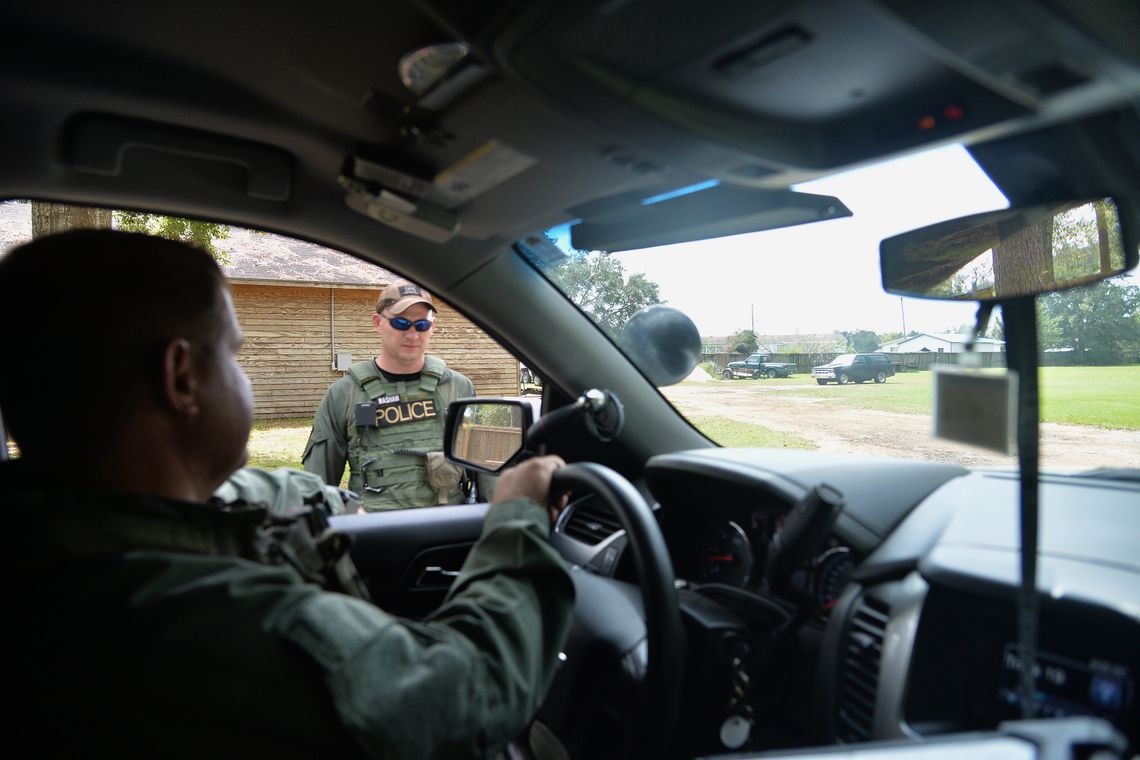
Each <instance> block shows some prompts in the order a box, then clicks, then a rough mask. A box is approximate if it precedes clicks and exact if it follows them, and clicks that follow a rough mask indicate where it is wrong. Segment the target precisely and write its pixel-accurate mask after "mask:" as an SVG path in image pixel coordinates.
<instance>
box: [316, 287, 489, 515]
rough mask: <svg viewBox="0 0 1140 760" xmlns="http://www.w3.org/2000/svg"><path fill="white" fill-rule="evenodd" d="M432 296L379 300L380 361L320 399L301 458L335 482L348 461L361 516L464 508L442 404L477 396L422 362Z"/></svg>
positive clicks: (388, 293) (438, 364) (434, 363)
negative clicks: (447, 451)
mask: <svg viewBox="0 0 1140 760" xmlns="http://www.w3.org/2000/svg"><path fill="white" fill-rule="evenodd" d="M435 324H436V309H435V304H434V303H433V302H432V297H431V294H430V293H428V292H427V291H426V290H424V289H423V288H421V287H420V286H419V285H416V284H415V283H412V282H408V281H407V280H397V281H396V282H393V283H392V284H390V285H388V286H387V287H386V288H384V290H383V291H381V293H380V298H379V299H378V300H377V302H376V311H375V313H374V314H373V315H372V326H373V327H374V328H375V330H376V333H377V334H378V335H379V336H380V354H379V355H378V356H376V358H375V359H369V360H368V361H363V362H357V363H355V364H353V365H352V368H351V369H350V370H349V371H348V374H347V375H345V376H344V377H342V378H341V379H340V380H337V381H336V382H335V383H333V384H332V387H330V388H329V390H328V393H326V394H325V397H324V400H322V401H321V405H320V407H319V408H318V409H317V414H316V417H315V418H314V419H313V429H312V432H311V433H310V434H309V441H308V443H307V444H306V445H305V453H304V455H303V456H302V458H301V461H302V462H303V466H304V468H305V471H306V472H313V473H316V474H318V475H320V476H321V477H322V478H324V480H325V482H326V483H329V484H333V485H335V484H337V483H340V479H341V476H342V475H343V474H344V465H345V462H346V461H347V462H348V467H349V479H348V487H349V490H351V491H355V492H356V493H357V494H359V495H360V496H361V500H362V502H363V505H364V509H366V510H369V511H376V510H382V509H403V508H407V507H425V506H431V505H436V504H459V503H461V502H463V501H464V492H463V489H462V486H464V485H467V483H466V481H465V474H464V472H463V471H462V470H461V469H460V468H458V467H456V466H455V465H453V464H451V463H449V462H448V461H447V460H446V459H444V456H443V452H442V450H441V449H442V448H443V423H444V419H445V417H446V414H447V405H448V404H449V403H450V402H451V401H453V400H455V399H457V398H464V397H469V396H474V395H475V387H474V386H473V385H472V383H471V381H470V380H469V379H467V377H466V376H464V375H462V374H460V373H459V372H456V371H455V370H452V369H448V368H447V367H446V366H445V365H444V363H443V360H442V359H440V358H438V357H436V356H428V355H426V352H427V347H428V342H429V341H430V340H431V336H432V333H433V332H434V330H435ZM493 480H494V479H493V478H491V477H484V476H482V475H481V476H479V481H478V485H479V496H480V498H481V499H483V500H489V499H490V496H491V494H490V490H491V485H492V483H493Z"/></svg>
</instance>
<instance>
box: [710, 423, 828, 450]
mask: <svg viewBox="0 0 1140 760" xmlns="http://www.w3.org/2000/svg"><path fill="white" fill-rule="evenodd" d="M689 422H691V423H693V427H695V428H696V429H697V430H700V431H701V432H702V433H704V434H705V435H707V436H708V437H709V438H711V439H712V440H714V441H716V442H717V443H719V444H720V445H721V446H758V447H760V448H773V449H814V448H816V445H815V444H814V443H812V442H811V441H809V440H807V439H805V438H800V437H799V436H796V435H790V434H788V433H781V432H779V431H777V430H772V429H771V428H766V427H764V426H763V425H752V424H749V423H746V422H737V421H736V420H730V419H729V418H727V417H692V418H690V419H689Z"/></svg>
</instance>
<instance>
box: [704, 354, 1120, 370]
mask: <svg viewBox="0 0 1140 760" xmlns="http://www.w3.org/2000/svg"><path fill="white" fill-rule="evenodd" d="M842 353H853V352H851V351H844V352H842ZM840 355H841V354H840V353H836V352H829V353H819V354H769V358H768V361H771V362H783V363H785V364H795V365H796V372H797V373H802V374H809V373H810V372H811V368H812V367H818V366H819V365H821V364H827V363H828V362H830V361H831V360H832V359H834V358H835V357H837V356H840ZM885 355H886V356H888V357H890V360H891V363H892V364H894V365H895V371H896V372H912V371H920V370H929V369H932V368H934V367H935V366H938V365H953V364H958V363H959V357H961V356H962V355H961V354H960V353H956V354H950V353H937V352H935V351H919V352H915V353H908V354H892V353H887V354H885ZM978 356H979V357H980V358H981V362H980V365H979V366H982V367H1004V366H1006V364H1005V359H1006V355H1005V353H1004V352H1000V351H981V352H978ZM744 358H745V356H744V355H742V354H730V353H717V354H701V361H702V362H711V363H712V364H713V366H714V367H715V368H716V374H717V375H718V376H719V375H720V373H721V371H723V370H724V368H725V367H727V366H728V363H729V362H735V361H741V360H743V359H744ZM1038 359H1039V362H1040V364H1041V366H1042V367H1067V366H1076V365H1099V366H1118V365H1128V364H1140V351H1136V350H1126V351H1119V352H1114V353H1109V354H1098V355H1088V356H1083V357H1081V356H1078V355H1077V354H1076V353H1074V352H1072V351H1049V352H1042V353H1040V354H1039V355H1038ZM1078 359H1084V361H1078Z"/></svg>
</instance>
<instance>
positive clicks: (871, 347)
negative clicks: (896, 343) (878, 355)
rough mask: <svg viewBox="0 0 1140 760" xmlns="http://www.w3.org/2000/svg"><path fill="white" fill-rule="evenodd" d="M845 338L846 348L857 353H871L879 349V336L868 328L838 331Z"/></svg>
mask: <svg viewBox="0 0 1140 760" xmlns="http://www.w3.org/2000/svg"><path fill="white" fill-rule="evenodd" d="M839 334H840V335H842V336H843V337H844V338H845V339H846V340H847V348H848V349H850V350H852V351H855V352H857V353H861V354H863V353H871V352H872V351H878V350H879V336H878V335H876V334H875V333H873V332H871V331H870V330H849V331H847V332H844V331H843V330H840V331H839Z"/></svg>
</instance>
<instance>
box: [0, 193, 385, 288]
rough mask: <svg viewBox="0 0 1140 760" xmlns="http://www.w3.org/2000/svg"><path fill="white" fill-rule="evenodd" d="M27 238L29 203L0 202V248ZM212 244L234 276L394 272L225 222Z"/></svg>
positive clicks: (375, 279) (346, 279) (318, 279)
mask: <svg viewBox="0 0 1140 760" xmlns="http://www.w3.org/2000/svg"><path fill="white" fill-rule="evenodd" d="M31 239H32V206H31V204H30V203H23V202H15V201H12V202H7V203H0V254H2V253H5V252H7V251H9V250H10V249H12V248H14V247H16V246H18V245H21V244H23V243H26V242H28V241H29V240H31ZM214 245H215V246H216V247H217V248H218V249H219V250H221V251H223V252H224V253H225V256H226V258H227V259H228V262H227V263H226V264H224V265H223V266H222V269H223V270H225V273H226V276H227V277H229V278H230V279H231V280H233V281H235V282H261V283H271V284H282V285H283V284H294V285H308V284H320V285H349V286H353V285H358V286H363V287H377V286H379V285H383V284H386V283H388V282H391V281H392V279H393V277H394V275H393V274H392V273H391V272H389V271H388V270H387V269H383V268H382V267H378V266H376V265H375V264H369V263H367V262H365V261H361V260H359V259H357V258H354V257H352V256H349V255H348V254H347V253H342V252H340V251H336V250H333V249H331V248H324V247H322V246H319V245H315V244H314V243H306V242H304V241H302V240H293V239H292V238H287V237H283V236H281V235H273V234H270V233H267V232H254V231H251V230H246V229H242V228H240V227H230V228H229V237H227V238H225V239H223V240H218V241H215V243H214Z"/></svg>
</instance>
